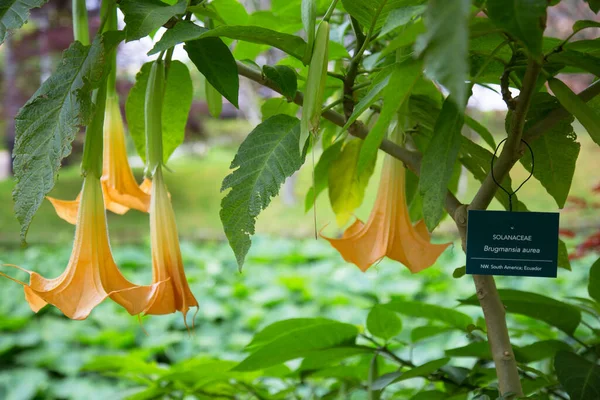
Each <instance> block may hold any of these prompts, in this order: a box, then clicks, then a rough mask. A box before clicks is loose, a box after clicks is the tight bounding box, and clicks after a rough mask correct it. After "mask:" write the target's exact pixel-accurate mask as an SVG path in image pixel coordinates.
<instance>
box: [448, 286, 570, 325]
mask: <svg viewBox="0 0 600 400" xmlns="http://www.w3.org/2000/svg"><path fill="white" fill-rule="evenodd" d="M498 292H499V293H500V298H501V299H502V303H503V304H504V307H505V308H506V312H508V313H514V314H521V315H526V316H528V317H530V318H534V319H537V320H540V321H544V322H546V323H547V324H549V325H552V326H555V327H557V328H558V329H560V330H561V331H563V332H565V333H567V334H569V335H572V334H573V333H574V332H575V329H577V326H579V323H580V322H581V313H580V312H579V310H578V309H577V308H575V307H573V306H572V305H570V304H566V303H563V302H560V301H558V300H554V299H552V298H550V297H546V296H542V295H540V294H536V293H530V292H522V291H520V290H512V289H499V290H498ZM460 302H461V304H464V305H472V306H479V300H478V299H477V296H476V295H473V296H471V297H469V298H468V299H465V300H461V301H460Z"/></svg>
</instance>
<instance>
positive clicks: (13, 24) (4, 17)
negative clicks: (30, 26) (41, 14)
mask: <svg viewBox="0 0 600 400" xmlns="http://www.w3.org/2000/svg"><path fill="white" fill-rule="evenodd" d="M47 1H48V0H6V1H4V2H2V4H0V44H2V43H4V40H5V39H6V35H7V33H9V31H11V30H13V29H19V28H20V27H22V26H23V25H24V24H25V23H26V22H27V20H28V19H29V11H30V10H31V9H32V8H38V7H41V6H43V5H44V4H46V2H47Z"/></svg>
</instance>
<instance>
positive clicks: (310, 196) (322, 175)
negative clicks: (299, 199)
mask: <svg viewBox="0 0 600 400" xmlns="http://www.w3.org/2000/svg"><path fill="white" fill-rule="evenodd" d="M343 144H344V142H343V141H342V140H340V141H337V142H335V143H334V144H332V145H331V146H329V147H328V148H327V149H325V151H324V152H323V154H321V157H320V158H319V162H317V165H315V181H314V183H313V186H312V187H311V188H310V189H309V190H308V192H307V193H306V199H305V201H304V211H308V210H310V209H311V208H312V207H313V205H314V202H315V201H316V199H317V198H318V197H319V195H320V194H321V192H323V190H325V189H327V183H328V181H329V169H330V168H331V164H333V162H334V161H335V160H336V159H337V158H338V157H339V155H340V151H341V150H342V145H343Z"/></svg>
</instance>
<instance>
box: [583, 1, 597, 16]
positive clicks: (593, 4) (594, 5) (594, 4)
mask: <svg viewBox="0 0 600 400" xmlns="http://www.w3.org/2000/svg"><path fill="white" fill-rule="evenodd" d="M584 1H585V2H586V3H588V6H589V7H590V10H592V11H593V12H595V13H596V14H598V12H600V0H584Z"/></svg>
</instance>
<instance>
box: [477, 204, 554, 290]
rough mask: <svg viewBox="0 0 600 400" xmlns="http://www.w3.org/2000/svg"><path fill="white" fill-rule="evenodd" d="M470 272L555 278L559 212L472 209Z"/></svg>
mask: <svg viewBox="0 0 600 400" xmlns="http://www.w3.org/2000/svg"><path fill="white" fill-rule="evenodd" d="M468 221H469V222H468V224H467V274H475V275H513V276H539V277H548V278H556V271H557V266H558V213H543V212H507V211H479V210H469V220H468Z"/></svg>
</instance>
